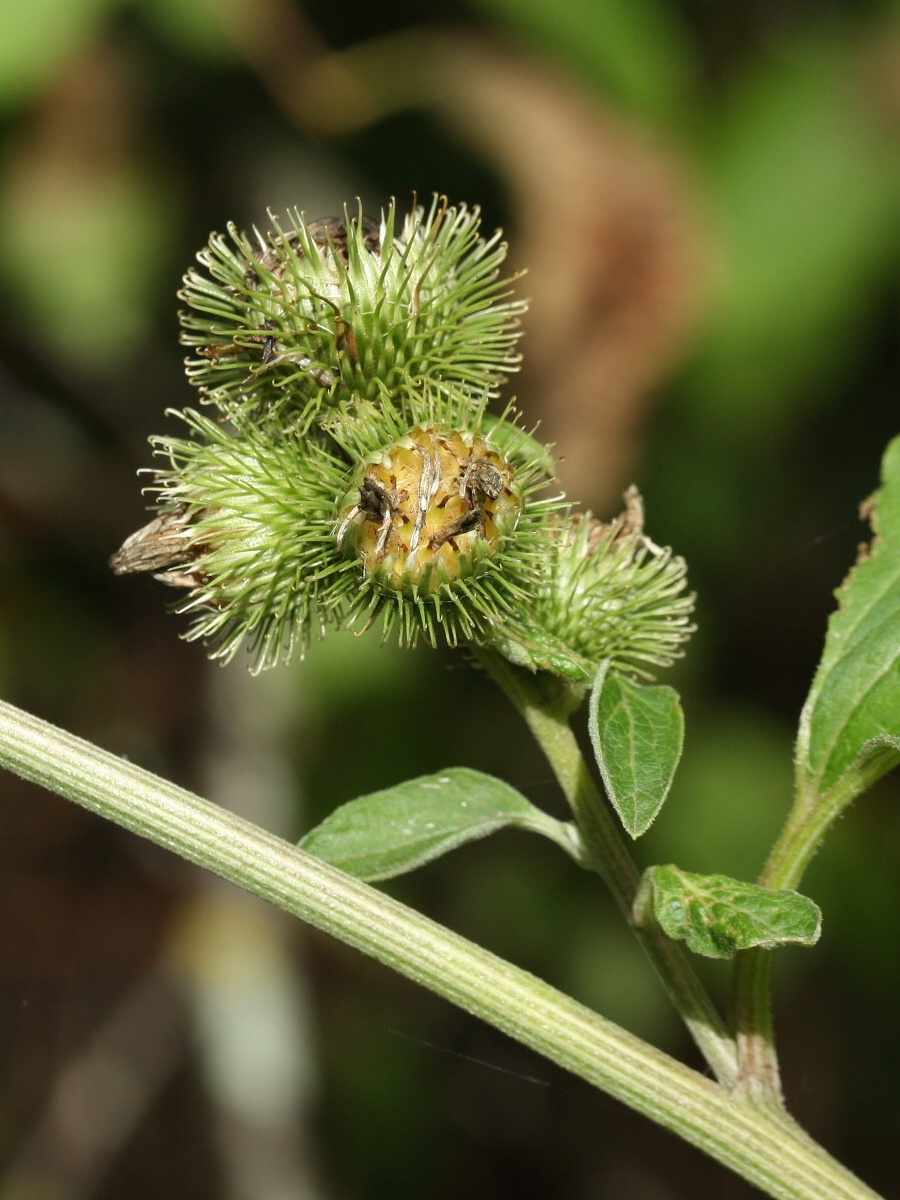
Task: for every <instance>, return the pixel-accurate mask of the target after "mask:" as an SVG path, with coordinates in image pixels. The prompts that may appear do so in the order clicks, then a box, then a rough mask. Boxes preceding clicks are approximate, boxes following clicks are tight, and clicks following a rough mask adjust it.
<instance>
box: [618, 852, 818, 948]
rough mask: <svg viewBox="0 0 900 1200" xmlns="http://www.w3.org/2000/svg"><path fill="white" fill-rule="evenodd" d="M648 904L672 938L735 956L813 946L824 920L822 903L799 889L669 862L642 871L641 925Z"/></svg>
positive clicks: (638, 904)
mask: <svg viewBox="0 0 900 1200" xmlns="http://www.w3.org/2000/svg"><path fill="white" fill-rule="evenodd" d="M648 909H649V911H650V912H652V914H653V916H654V917H655V918H656V920H657V921H658V922H659V924H660V926H661V927H662V929H663V930H664V931H665V932H666V933H667V934H668V935H669V937H671V938H677V939H678V940H680V941H684V942H686V943H687V946H688V948H689V949H690V950H693V951H694V952H695V953H696V954H703V955H705V956H706V957H707V958H731V957H732V956H733V955H734V954H735V953H737V951H738V950H749V949H750V948H751V947H753V946H762V947H765V948H769V949H770V948H772V947H774V946H780V945H783V944H784V943H786V942H795V943H800V944H801V945H803V946H812V945H813V944H814V943H815V942H816V941H818V938H819V933H820V930H821V922H822V918H821V913H820V912H819V908H818V906H817V905H816V904H814V903H813V901H812V900H810V899H808V898H807V897H806V896H801V895H800V893H799V892H794V891H791V890H790V889H788V888H783V889H780V890H777V891H776V890H774V889H772V888H765V887H760V886H759V885H758V884H755V883H743V882H742V881H741V880H739V879H731V878H730V877H729V876H727V875H695V874H693V873H692V872H690V871H682V870H680V869H679V868H678V867H671V866H669V867H650V868H649V869H648V870H647V871H645V872H644V878H643V880H642V882H641V887H640V890H639V892H638V896H637V899H636V901H635V916H636V920H637V922H638V923H639V924H642V923H643V922H644V921H645V920H646V917H647V915H648Z"/></svg>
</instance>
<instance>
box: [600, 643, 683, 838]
mask: <svg viewBox="0 0 900 1200" xmlns="http://www.w3.org/2000/svg"><path fill="white" fill-rule="evenodd" d="M588 723H589V729H590V735H591V742H592V744H593V747H594V755H595V757H596V759H597V765H598V766H599V768H600V774H601V776H602V777H603V783H604V786H605V787H606V792H607V795H608V796H609V799H610V803H611V804H612V806H613V808H615V810H616V812H617V813H618V814H619V819H620V820H621V822H622V824H623V825H624V826H625V828H626V829H627V831H628V832H629V833H630V834H631V836H632V837H633V838H637V837H640V836H641V834H642V833H646V831H647V830H648V829H649V828H650V825H651V824H652V823H653V820H654V818H655V817H656V814H657V813H658V812H659V810H660V809H661V808H662V806H663V804H664V802H665V799H666V796H668V794H669V788H670V787H671V785H672V778H673V776H674V774H675V768H676V767H677V766H678V760H679V759H680V758H681V748H682V744H683V742H684V714H683V713H682V710H681V701H680V700H679V698H678V693H677V692H676V691H675V689H674V688H670V687H660V686H658V685H655V686H646V685H643V684H637V683H634V682H632V681H631V680H630V679H627V678H626V677H625V676H623V675H621V674H620V673H619V672H618V671H612V670H610V668H609V663H608V662H607V663H604V664H603V665H602V666H601V667H600V670H599V671H598V672H597V678H596V680H595V682H594V689H593V691H592V692H591V701H590V713H589V718H588Z"/></svg>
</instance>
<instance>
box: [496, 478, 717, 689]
mask: <svg viewBox="0 0 900 1200" xmlns="http://www.w3.org/2000/svg"><path fill="white" fill-rule="evenodd" d="M625 505H626V507H625V510H624V511H623V512H622V513H621V514H620V515H619V516H618V517H616V518H615V519H614V520H613V521H610V522H603V521H599V520H597V519H596V518H595V517H592V516H591V514H590V513H567V514H565V515H563V516H556V517H554V518H553V522H552V523H553V526H554V533H553V537H552V539H551V552H550V558H549V561H548V564H547V572H546V574H545V576H544V581H545V583H544V587H543V588H540V589H538V590H537V591H536V592H535V593H534V595H533V596H532V597H531V600H530V603H529V605H528V607H527V609H525V610H523V611H522V613H521V614H519V616H518V617H517V619H515V620H513V621H511V622H509V623H508V624H507V625H506V626H504V628H503V629H502V630H501V631H500V633H499V634H498V645H497V648H498V649H500V650H501V651H502V652H503V653H504V654H505V655H506V656H507V657H508V658H510V659H511V660H512V661H513V662H516V663H518V664H519V665H521V666H525V667H528V668H529V669H530V670H533V671H539V670H545V671H552V672H553V673H554V674H557V675H561V676H562V677H564V678H566V679H570V680H572V681H574V682H580V683H589V682H590V681H591V680H592V679H593V678H594V675H595V674H596V671H597V668H598V666H599V665H600V663H601V662H603V661H604V660H607V659H609V660H610V661H611V662H612V665H613V666H614V667H615V668H616V669H617V670H620V671H624V672H626V673H627V674H630V675H634V676H639V677H644V678H649V677H650V675H651V670H652V668H653V667H667V666H670V665H671V663H672V661H673V659H675V658H677V657H679V656H680V654H681V653H682V645H683V643H684V642H686V641H687V639H688V638H689V637H690V635H691V634H692V633H693V631H694V626H693V624H692V623H691V615H692V613H693V609H694V597H693V595H691V594H690V593H688V592H686V591H685V587H686V583H687V567H686V565H685V562H684V559H682V558H679V557H677V556H675V555H673V554H672V551H671V550H669V549H663V548H661V547H659V546H657V545H655V544H654V543H653V542H652V541H651V540H650V539H649V538H648V537H647V536H646V534H645V533H644V511H643V502H642V500H641V497H640V494H639V493H638V491H637V489H636V488H634V487H632V488H629V489H628V491H627V492H626V493H625Z"/></svg>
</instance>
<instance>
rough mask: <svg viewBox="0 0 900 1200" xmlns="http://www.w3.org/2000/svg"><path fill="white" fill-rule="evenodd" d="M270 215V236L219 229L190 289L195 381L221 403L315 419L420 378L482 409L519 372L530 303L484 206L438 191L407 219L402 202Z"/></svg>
mask: <svg viewBox="0 0 900 1200" xmlns="http://www.w3.org/2000/svg"><path fill="white" fill-rule="evenodd" d="M270 220H271V226H272V227H271V229H270V230H269V232H268V233H267V234H262V233H260V232H259V231H254V234H253V236H252V237H248V236H246V235H244V234H242V233H240V232H239V231H238V230H237V229H236V228H235V227H234V226H229V233H228V236H223V235H221V234H213V235H212V237H211V238H210V241H209V245H208V246H207V248H206V249H205V250H202V251H201V252H200V254H199V255H198V259H199V262H200V264H201V267H202V268H203V269H202V270H197V269H196V268H193V269H191V270H190V271H188V273H187V275H186V276H185V279H184V288H183V290H182V291H181V293H180V296H181V299H182V300H184V301H185V303H186V304H187V305H188V306H189V307H188V309H187V310H186V311H184V312H183V313H182V314H181V322H182V327H183V336H182V340H183V341H184V343H185V344H186V345H187V346H189V347H191V348H192V350H193V355H192V357H190V358H189V359H188V360H187V372H188V377H189V378H190V379H191V381H192V382H193V383H194V384H195V385H196V386H198V387H199V388H200V389H201V392H202V394H203V397H204V399H205V400H207V401H208V402H211V403H213V404H216V405H217V406H218V407H219V408H220V409H222V411H223V412H226V413H228V414H229V415H231V416H232V417H234V416H236V415H238V416H239V415H240V414H242V413H248V412H249V413H250V414H251V415H252V417H253V418H255V419H258V418H259V416H260V414H266V415H270V414H272V413H273V412H275V413H277V414H278V418H279V419H280V420H285V419H290V420H293V421H296V422H297V423H298V424H299V425H300V426H301V427H302V428H308V427H309V426H310V425H311V424H312V423H314V422H315V420H316V419H317V418H318V417H319V415H320V414H321V413H322V412H323V410H327V409H329V408H335V407H339V406H341V405H348V404H349V405H352V404H354V403H355V402H357V401H358V400H359V399H360V398H364V399H368V400H371V401H380V399H381V398H382V397H383V396H385V395H388V396H390V395H392V394H393V393H395V392H396V391H397V390H398V389H402V388H408V387H411V386H412V387H417V388H420V389H421V388H427V389H429V390H430V391H432V392H435V391H437V392H445V393H454V394H455V395H457V396H458V395H459V394H461V393H463V394H467V395H469V396H471V397H472V399H473V402H474V403H475V404H478V403H480V402H481V400H482V398H483V396H484V395H485V394H490V395H493V394H495V392H496V390H497V388H498V386H499V384H500V383H501V382H503V381H504V379H505V378H506V375H507V373H508V372H510V371H513V370H515V369H517V367H518V362H519V357H518V355H517V354H516V352H515V343H516V341H517V339H518V336H519V330H518V324H519V316H520V315H521V313H522V312H523V311H524V309H525V305H524V302H522V301H519V300H515V299H512V298H511V297H510V294H509V281H508V280H506V279H504V278H502V277H501V275H500V267H501V265H502V263H503V260H504V258H505V256H506V246H505V244H504V243H502V242H501V241H500V238H499V233H497V234H494V236H493V237H491V238H489V239H487V240H485V239H484V238H482V237H481V235H480V233H479V224H480V218H479V212H478V209H477V208H476V209H472V210H469V209H466V208H465V207H464V206H459V207H456V208H454V207H450V206H449V205H448V204H447V203H446V201H443V200H438V199H437V198H435V200H434V201H433V203H432V205H431V207H430V209H429V211H428V212H427V213H426V212H425V211H424V209H422V208H416V209H415V210H414V212H413V213H411V214H410V215H409V216H407V217H406V218H405V219H404V220H403V221H402V223H400V226H399V228H398V219H397V211H396V206H395V204H393V203H392V204H391V205H390V207H389V208H388V211H387V213H386V214H385V215H384V216H383V217H382V219H381V220H380V222H375V221H373V220H371V219H370V218H368V217H366V216H364V215H362V213H358V214H355V215H352V214H351V213H350V212H349V210H347V211H345V213H344V215H343V217H341V218H334V217H327V218H324V219H322V220H317V221H311V222H307V221H305V220H304V219H303V217H302V216H301V214H300V213H299V212H297V211H293V212H290V213H288V218H287V221H284V222H283V221H280V220H279V219H277V218H276V217H274V216H271V214H270Z"/></svg>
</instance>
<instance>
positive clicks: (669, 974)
mask: <svg viewBox="0 0 900 1200" xmlns="http://www.w3.org/2000/svg"><path fill="white" fill-rule="evenodd" d="M478 657H479V661H480V662H481V663H482V665H483V666H484V667H485V669H486V670H487V671H488V672H489V673H490V674H491V676H492V677H493V679H494V680H495V681H496V682H497V683H498V684H499V685H500V687H501V688H502V689H503V690H504V692H505V693H506V694H507V696H509V698H510V699H511V700H512V702H513V703H514V704H515V705H516V707H517V708H518V710H519V712H520V713H521V714H522V716H523V717H524V719H525V721H526V723H527V724H528V727H529V729H530V730H531V732H532V733H533V734H534V736H535V739H536V740H537V742H538V744H539V745H540V747H541V749H542V750H543V751H544V754H545V755H546V757H547V760H548V761H549V763H550V765H551V766H552V768H553V771H554V773H555V775H556V778H557V779H558V781H559V784H560V786H561V788H562V790H563V792H564V793H565V796H566V799H567V800H568V802H569V805H570V807H571V809H572V812H573V814H574V816H575V820H576V822H577V823H578V826H579V828H580V829H581V832H582V836H583V838H584V841H585V844H586V847H587V850H588V853H589V855H590V865H591V866H592V867H593V869H594V870H595V871H596V872H597V874H598V875H600V876H601V878H602V879H603V881H604V882H605V883H606V885H607V887H608V888H609V890H610V892H611V894H612V896H613V899H614V900H615V902H616V904H617V905H618V906H619V908H620V909H621V910H622V912H623V914H624V915H625V917H626V919H627V920H628V922H629V924H632V925H633V922H632V905H633V904H634V898H635V893H636V892H637V886H638V883H639V881H640V872H639V870H638V867H637V865H636V864H635V862H634V860H633V858H632V857H631V855H630V854H629V852H628V848H627V847H626V845H625V843H624V841H623V839H622V836H621V834H620V832H619V829H618V826H617V825H616V823H615V821H614V819H613V817H612V814H611V813H610V811H609V808H608V806H607V805H606V804H605V803H604V801H603V798H602V797H601V795H600V793H599V791H598V789H597V785H596V784H595V782H594V780H593V777H592V776H591V773H590V771H589V770H588V767H587V764H586V763H585V761H584V756H583V755H582V753H581V750H580V748H579V746H578V743H577V741H576V739H575V735H574V734H573V732H572V729H571V726H570V724H569V721H568V717H567V714H566V711H565V709H564V708H563V707H562V706H559V705H554V703H553V702H552V701H548V700H547V699H546V698H545V697H544V696H543V694H542V691H541V685H540V683H539V681H538V680H537V679H536V677H534V676H532V675H528V674H526V673H525V672H524V671H522V670H520V669H519V668H517V667H515V666H513V665H512V664H511V663H509V662H507V660H506V659H504V658H502V657H501V656H500V655H497V654H494V653H493V652H492V651H487V650H481V651H479V655H478ZM633 928H634V931H635V934H636V936H637V937H638V939H639V941H640V943H641V945H642V946H643V948H644V950H645V952H646V953H647V955H648V957H649V959H650V961H651V962H652V964H653V966H654V967H655V969H656V971H657V973H658V974H659V976H660V978H661V979H662V982H663V984H664V985H665V988H666V990H667V992H668V993H669V996H670V997H671V999H672V1001H673V1003H674V1005H675V1007H676V1009H677V1010H678V1012H679V1014H680V1015H681V1017H682V1019H683V1020H684V1022H685V1024H686V1025H687V1027H688V1029H689V1030H690V1033H691V1036H692V1037H693V1039H694V1041H695V1042H696V1044H697V1046H698V1047H699V1049H700V1051H701V1053H702V1054H703V1056H704V1058H705V1059H706V1061H707V1062H708V1063H709V1066H710V1068H711V1069H712V1070H713V1072H714V1073H715V1076H716V1078H717V1079H718V1080H719V1082H720V1083H721V1084H723V1085H724V1086H725V1087H730V1086H731V1085H733V1084H734V1083H735V1081H736V1079H737V1074H738V1070H737V1051H736V1048H735V1042H734V1038H733V1037H732V1036H731V1034H730V1032H729V1031H728V1029H727V1028H726V1026H725V1023H724V1022H723V1020H722V1017H721V1016H720V1014H719V1013H718V1011H717V1010H716V1008H715V1005H714V1004H713V1003H712V1001H711V999H710V998H709V996H708V994H707V992H706V990H705V988H704V987H703V985H702V984H701V982H700V980H699V979H698V978H697V976H696V974H695V973H694V970H693V968H692V967H691V964H690V962H689V960H688V957H687V955H686V954H685V953H684V951H683V950H682V949H681V947H680V946H679V945H678V944H677V943H675V942H673V941H672V940H671V939H670V938H668V937H667V936H666V935H665V934H664V933H663V932H662V930H661V929H660V928H659V926H657V925H656V924H650V925H648V926H647V927H646V928H644V927H638V926H633Z"/></svg>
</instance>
